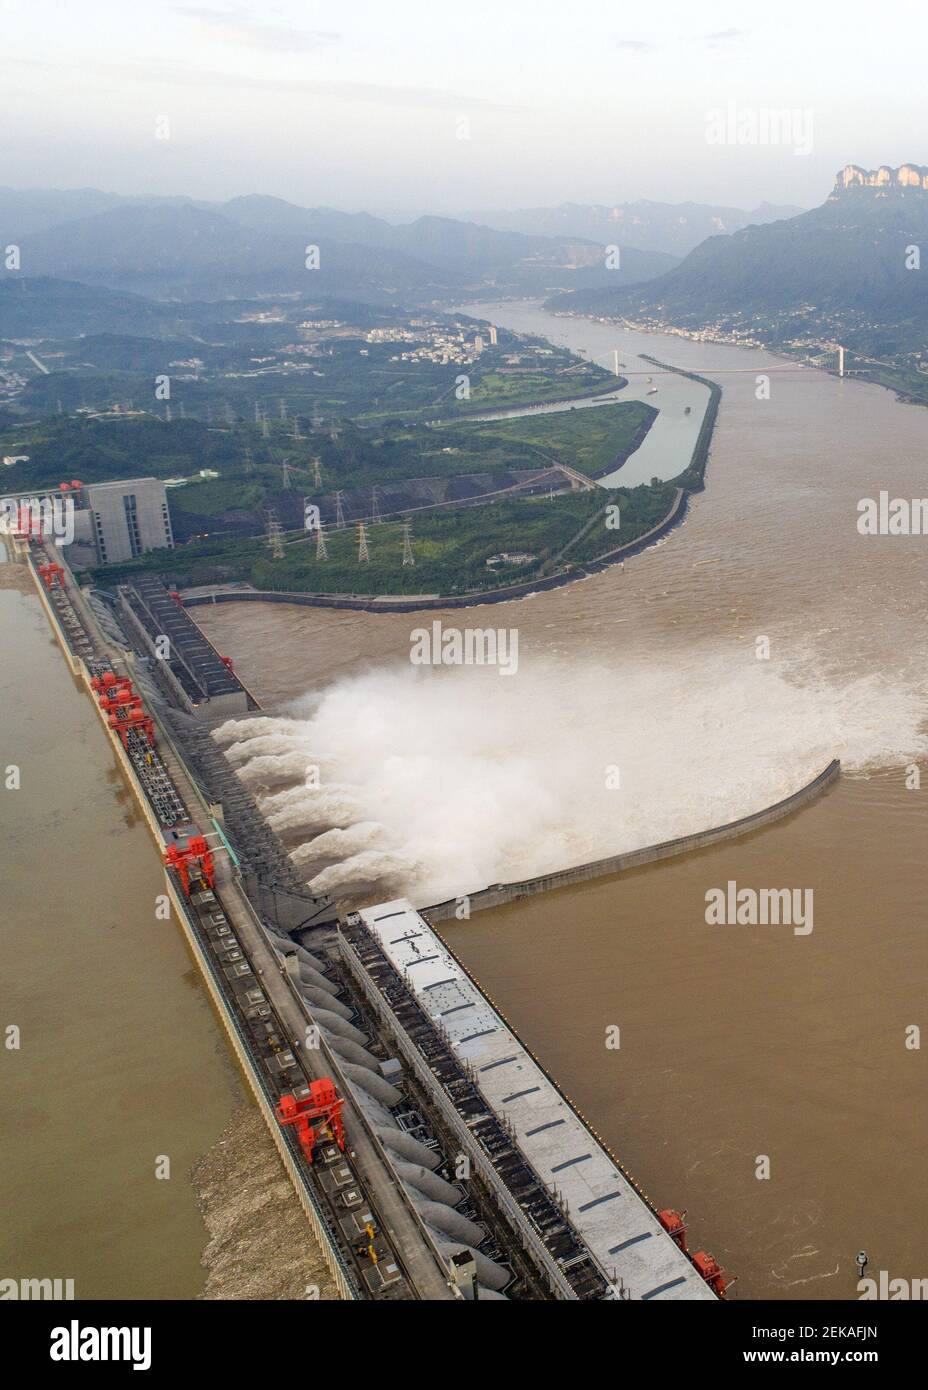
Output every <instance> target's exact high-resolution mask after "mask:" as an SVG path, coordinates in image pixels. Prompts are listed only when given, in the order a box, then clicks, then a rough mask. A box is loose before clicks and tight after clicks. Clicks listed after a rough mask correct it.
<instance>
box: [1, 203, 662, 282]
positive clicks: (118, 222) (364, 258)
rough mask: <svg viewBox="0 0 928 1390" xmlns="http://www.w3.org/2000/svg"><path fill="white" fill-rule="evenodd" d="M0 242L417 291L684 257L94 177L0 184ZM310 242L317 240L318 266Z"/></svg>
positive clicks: (198, 274) (82, 261)
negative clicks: (118, 184)
mask: <svg viewBox="0 0 928 1390" xmlns="http://www.w3.org/2000/svg"><path fill="white" fill-rule="evenodd" d="M0 241H2V244H3V245H4V246H7V245H11V244H13V245H17V246H19V247H20V257H21V272H20V273H21V274H22V275H24V276H44V277H50V278H54V279H57V280H65V281H76V282H79V283H82V284H87V285H94V286H101V287H104V288H105V289H107V290H111V291H119V292H130V293H136V294H142V295H148V296H153V297H170V298H190V297H194V298H201V299H210V298H213V299H222V298H228V297H230V296H239V297H248V296H255V295H262V294H280V293H292V294H301V293H303V294H310V295H313V296H315V297H322V298H326V297H349V298H352V299H354V300H361V301H364V302H369V303H374V304H378V303H397V302H403V303H410V304H415V303H423V302H429V301H431V300H433V299H439V298H442V297H445V298H447V297H448V296H452V297H453V296H457V295H464V294H467V293H469V292H472V291H474V290H481V291H483V290H487V289H492V290H495V291H497V292H503V293H521V294H532V293H550V292H552V291H553V290H555V289H558V288H568V289H569V288H574V287H591V286H595V285H597V284H603V285H605V284H615V283H616V280H617V278H618V279H620V280H621V282H622V283H624V284H634V283H637V282H638V281H640V280H644V279H646V278H648V277H649V276H653V275H658V274H661V273H662V272H664V271H666V270H667V269H669V268H670V267H671V266H672V265H673V264H675V260H674V259H673V258H671V257H668V256H665V255H663V254H661V253H656V252H649V251H639V250H636V249H629V250H628V251H627V253H626V254H625V255H624V256H623V257H622V268H621V270H620V271H615V270H608V269H606V268H605V265H604V250H603V246H602V244H600V243H596V242H595V241H587V240H584V239H582V238H579V237H576V236H566V235H557V236H538V235H536V236H529V235H526V234H523V233H518V232H512V231H500V230H498V229H494V228H490V227H485V226H480V225H478V224H476V223H471V222H460V221H456V220H454V219H452V218H443V217H420V218H418V219H417V220H416V221H415V222H412V223H409V224H406V225H401V226H395V225H393V224H391V223H389V222H386V221H384V220H383V219H381V218H376V217H372V216H370V215H369V214H367V213H344V212H338V211H336V210H334V209H331V208H303V207H298V206H297V205H296V204H293V203H288V202H286V201H284V200H283V199H280V198H270V197H263V196H259V195H251V196H248V197H242V198H233V199H231V200H230V201H228V202H225V203H203V202H197V201H194V200H192V199H181V198H160V199H139V198H122V197H119V196H117V195H115V194H107V193H101V192H99V191H97V190H94V189H81V190H73V191H62V192H56V191H51V190H39V191H35V192H33V191H26V192H24V191H21V190H15V189H0ZM309 247H317V248H318V267H313V268H312V270H308V269H307V248H309ZM7 273H9V272H7Z"/></svg>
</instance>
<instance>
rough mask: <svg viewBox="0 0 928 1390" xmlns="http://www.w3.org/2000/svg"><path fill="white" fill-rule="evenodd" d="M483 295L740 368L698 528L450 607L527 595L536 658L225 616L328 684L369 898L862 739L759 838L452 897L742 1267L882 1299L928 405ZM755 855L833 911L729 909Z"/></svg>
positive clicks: (578, 1072) (674, 807)
mask: <svg viewBox="0 0 928 1390" xmlns="http://www.w3.org/2000/svg"><path fill="white" fill-rule="evenodd" d="M473 312H475V313H478V314H481V315H483V316H485V317H489V318H491V319H492V320H493V321H495V322H496V323H499V324H506V325H508V326H511V327H515V328H525V329H531V330H532V331H535V332H539V333H542V334H544V335H546V336H548V337H549V338H552V339H554V340H556V341H559V342H565V343H568V344H569V345H571V346H572V347H574V348H577V349H580V348H583V349H585V350H586V351H588V352H589V353H590V354H591V355H593V356H601V357H606V356H607V354H610V353H612V351H613V350H614V349H615V348H618V349H619V350H620V355H621V359H622V361H624V362H626V363H628V364H629V365H631V361H632V358H633V357H634V355H635V354H637V353H638V352H645V351H647V352H650V353H652V354H653V355H654V356H655V357H657V358H660V359H662V360H665V361H670V362H673V363H675V364H677V365H680V366H683V367H688V368H695V369H698V370H700V371H702V372H703V373H704V374H705V375H707V376H710V377H711V376H712V375H713V371H715V372H717V373H718V377H717V379H718V380H719V382H720V383H721V385H722V387H723V392H724V395H723V402H722V408H721V412H720V416H719V421H718V427H717V431H716V435H715V439H714V443H713V448H712V454H711V459H710V464H709V469H708V475H707V489H706V491H705V492H704V493H703V494H702V495H700V496H698V497H696V498H695V499H694V500H693V503H692V506H691V508H690V512H689V515H688V518H687V520H686V522H685V524H684V525H683V526H682V528H679V529H678V530H676V531H675V532H673V533H672V534H671V535H670V536H669V537H667V538H666V539H665V540H663V541H662V542H661V543H660V544H659V545H658V546H656V547H655V548H653V549H651V550H650V551H648V552H646V553H644V554H643V555H641V556H638V557H636V558H635V559H633V560H631V561H629V562H627V563H626V565H625V567H624V570H620V569H613V570H610V571H608V572H606V573H604V574H601V575H599V576H597V577H595V578H593V579H589V580H587V581H584V582H582V583H579V584H576V585H573V586H571V587H568V588H565V589H560V590H555V591H554V592H551V593H545V594H538V595H536V596H534V597H532V598H530V599H528V600H526V601H523V602H521V603H516V604H508V605H499V606H494V607H490V608H487V607H482V608H477V609H474V610H470V611H467V612H464V613H462V612H458V613H449V614H442V615H437V614H429V615H427V618H425V619H424V621H428V622H431V621H432V620H433V619H434V618H436V617H439V618H440V619H441V620H442V621H443V622H444V623H445V624H448V625H456V626H458V627H465V626H481V627H483V626H487V625H489V624H492V625H493V626H494V627H503V628H506V629H510V628H515V629H518V633H519V654H520V655H519V670H518V673H517V674H516V675H515V677H514V678H513V679H510V680H505V679H501V678H500V677H499V675H498V674H497V673H496V672H494V671H480V672H474V671H467V670H463V669H458V670H455V669H448V670H444V669H438V670H430V671H427V672H425V673H423V672H418V673H414V674H415V676H416V679H415V680H413V679H412V677H411V676H410V672H409V650H410V631H411V628H413V627H415V626H416V625H417V623H418V622H419V621H420V620H419V619H417V618H416V617H415V616H414V615H382V614H380V615H374V614H365V613H352V612H331V611H323V610H314V609H311V608H301V607H290V606H279V607H278V606H271V605H249V604H235V605H229V606H226V607H216V608H209V609H207V608H200V609H198V610H197V611H196V616H197V617H198V619H200V620H202V621H203V624H204V626H205V628H206V630H207V631H208V632H209V634H210V635H211V636H212V637H213V638H214V639H215V640H216V642H217V644H218V645H219V647H220V649H221V650H222V651H224V652H228V653H229V654H230V655H232V656H233V657H234V658H235V659H236V663H237V669H238V670H239V671H240V673H241V674H242V675H243V677H244V679H245V680H246V681H247V682H248V683H249V684H250V685H252V686H253V687H254V688H255V690H256V691H257V693H258V694H259V696H260V697H261V699H262V700H263V701H264V702H265V704H266V706H267V707H268V708H269V709H271V710H274V711H275V712H276V711H278V710H284V709H288V710H290V709H296V712H297V713H298V715H299V716H300V718H302V719H305V721H306V746H307V747H308V748H309V747H311V748H312V750H313V752H314V753H317V754H318V756H319V759H320V762H321V764H322V766H323V768H324V769H325V768H328V769H329V770H330V774H331V778H332V782H333V788H334V792H335V793H337V795H338V796H339V797H340V798H341V800H342V803H344V804H342V807H341V811H340V813H339V814H340V819H338V818H337V817H336V818H334V819H333V820H332V824H334V825H336V826H341V827H342V829H343V831H344V832H345V833H350V836H351V837H352V838H350V840H349V841H346V842H345V844H346V851H345V855H344V856H343V857H342V858H341V859H340V860H335V861H333V862H330V863H329V864H328V866H327V867H325V868H324V869H323V870H322V872H324V873H327V874H328V875H329V878H330V880H331V882H332V884H333V885H334V886H336V887H338V886H340V888H341V891H344V892H354V893H355V894H356V895H358V896H366V897H367V898H368V899H369V898H371V897H372V896H373V897H374V898H375V899H376V898H377V897H379V898H386V897H390V896H395V895H396V894H397V893H400V892H405V893H409V894H410V896H413V897H414V899H415V900H416V901H417V902H418V903H420V904H421V905H424V904H426V903H427V902H428V901H435V900H437V898H438V896H440V895H443V894H446V893H447V892H455V893H457V892H460V893H466V892H467V891H469V890H473V889H476V888H479V887H483V886H484V885H485V884H486V883H491V882H497V881H506V880H507V879H508V878H516V877H519V876H522V874H523V873H527V872H541V871H543V870H544V869H545V868H556V867H563V866H564V865H566V864H569V863H578V862H582V861H583V860H584V859H585V858H592V857H596V856H597V855H600V854H607V853H610V852H614V851H616V850H619V849H623V848H630V847H633V846H634V845H636V844H637V845H642V844H648V843H653V842H654V841H656V840H659V839H662V838H665V837H667V836H668V835H670V834H676V833H684V832H685V831H686V830H688V829H696V828H699V827H700V826H706V825H711V824H718V823H721V822H722V821H724V820H726V819H731V818H732V816H734V815H738V814H743V813H744V812H746V811H749V810H753V809H758V808H759V807H761V806H763V805H765V804H768V803H769V802H770V801H772V800H775V799H776V798H777V797H778V796H780V795H782V794H784V793H785V792H787V791H789V790H792V789H794V788H795V787H798V786H799V785H801V784H802V782H803V781H804V780H805V779H806V778H807V777H809V776H811V775H812V774H813V773H814V772H816V771H818V770H819V769H820V768H821V767H823V766H824V765H825V763H827V761H828V760H829V759H830V758H831V757H832V756H837V757H840V758H841V759H842V764H843V776H842V779H841V781H840V782H839V783H838V784H837V786H836V787H835V788H834V789H833V790H831V791H830V792H829V793H828V794H827V796H826V797H825V798H824V799H823V800H822V801H820V802H819V803H817V804H815V805H813V806H811V807H810V808H808V809H806V810H804V811H802V812H801V813H800V814H798V815H797V816H795V817H794V818H792V819H790V820H788V821H786V822H782V823H779V824H777V825H774V826H773V827H771V828H768V829H766V830H763V831H761V832H758V833H755V834H754V835H753V836H751V837H750V838H748V839H745V840H741V841H738V842H731V843H728V844H725V845H723V846H720V847H717V848H715V849H713V850H711V851H706V852H702V853H700V854H698V855H694V856H692V857H689V858H685V859H681V860H679V861H676V862H673V863H664V864H661V865H657V866H652V867H650V868H647V869H644V870H641V871H637V872H634V873H630V874H626V875H624V876H622V877H619V878H613V879H611V880H604V881H600V882H597V883H591V884H588V885H585V886H582V887H577V888H571V889H567V890H562V891H560V892H558V893H554V894H550V895H547V896H542V897H536V898H533V899H532V900H530V901H528V902H524V903H521V904H517V905H515V906H511V907H508V908H505V909H500V910H495V911H492V912H486V913H482V914H480V913H478V914H475V915H474V916H473V918H472V919H471V920H470V921H461V922H455V923H454V924H453V925H451V926H448V927H446V930H447V934H448V936H449V939H450V941H451V943H452V944H453V946H454V948H455V949H456V950H457V951H458V952H459V953H460V954H461V956H462V957H463V959H464V960H465V962H466V964H467V965H468V966H469V967H470V968H471V969H472V970H473V971H474V972H475V974H476V975H477V977H478V978H479V979H480V981H481V982H482V984H483V986H484V987H485V988H486V989H487V991H488V992H489V993H490V994H491V996H492V997H493V999H494V1000H495V1001H496V1003H497V1005H498V1006H499V1007H500V1008H501V1009H502V1010H503V1011H504V1012H505V1013H506V1014H507V1015H508V1017H509V1018H510V1020H511V1021H512V1022H513V1023H514V1024H515V1026H516V1027H517V1028H518V1029H519V1031H520V1032H521V1033H522V1035H523V1037H524V1039H525V1041H526V1042H527V1043H528V1045H529V1046H530V1047H531V1048H532V1049H533V1050H535V1051H536V1052H537V1053H538V1054H539V1055H540V1056H541V1057H542V1058H543V1060H544V1062H545V1064H546V1065H547V1066H548V1068H549V1069H550V1070H551V1072H552V1073H553V1074H554V1075H555V1076H556V1077H557V1078H558V1080H559V1081H560V1082H561V1084H562V1085H563V1087H564V1088H565V1090H566V1091H567V1092H568V1094H569V1095H570V1096H571V1097H572V1098H573V1100H574V1101H575V1103H576V1104H577V1105H578V1106H579V1107H580V1108H581V1110H582V1111H583V1112H584V1113H585V1114H586V1115H587V1117H588V1118H589V1120H590V1121H591V1123H592V1124H593V1125H594V1126H595V1128H596V1129H597V1130H598V1131H599V1132H600V1133H601V1134H602V1135H603V1136H604V1138H605V1139H606V1140H607V1142H608V1143H609V1144H610V1145H611V1147H612V1148H613V1149H614V1151H615V1152H616V1153H617V1154H618V1155H619V1157H620V1158H621V1160H622V1162H623V1163H624V1164H625V1165H626V1167H627V1168H628V1169H629V1170H630V1171H631V1172H632V1173H633V1174H634V1176H635V1177H636V1178H637V1180H638V1181H639V1182H640V1183H641V1185H642V1186H643V1188H644V1189H645V1191H647V1192H648V1193H649V1194H650V1196H651V1198H652V1199H653V1200H654V1201H655V1202H656V1203H657V1204H658V1205H659V1206H674V1207H677V1208H678V1209H683V1208H685V1209H686V1210H687V1212H688V1222H689V1226H690V1236H691V1240H692V1241H693V1242H695V1244H696V1246H697V1247H699V1246H705V1247H707V1248H708V1249H710V1250H711V1251H712V1252H713V1253H714V1254H715V1255H716V1256H717V1257H718V1258H719V1259H720V1260H721V1261H722V1262H723V1264H724V1265H725V1267H726V1269H727V1270H728V1272H729V1274H730V1275H731V1276H737V1283H736V1284H735V1285H734V1287H733V1288H732V1291H731V1296H732V1297H737V1298H741V1299H749V1298H765V1297H778V1298H822V1297H838V1298H848V1299H853V1298H855V1297H856V1287H855V1280H856V1272H855V1266H854V1256H855V1254H856V1252H857V1251H858V1250H860V1249H864V1250H866V1251H867V1253H868V1255H869V1257H870V1272H873V1271H878V1270H881V1269H885V1270H887V1271H888V1272H889V1274H890V1276H891V1277H905V1278H921V1277H923V1276H925V1274H926V1273H928V1270H926V1269H925V1267H924V1266H925V1254H924V1250H925V1235H926V1229H925V1224H926V1222H925V1216H924V1202H923V1177H922V1173H923V1166H924V1154H925V1149H926V1139H928V1121H926V1115H925V1108H924V1102H923V1097H924V1094H925V1080H926V1063H925V1054H924V1050H923V1049H921V1048H918V1047H914V1046H912V1045H911V1039H912V1038H913V1037H914V1035H913V1034H912V1033H911V1031H907V1030H911V1028H912V1026H913V1025H914V1026H922V1025H923V1024H924V1023H925V1022H926V1021H928V1017H926V1014H925V1004H924V1001H925V997H926V992H925V982H926V978H928V943H926V924H925V907H924V902H925V896H926V887H928V868H926V857H925V844H926V833H928V810H926V795H928V793H926V791H925V790H922V789H918V788H917V787H915V786H907V781H908V783H914V782H915V781H916V780H917V777H918V770H919V768H920V769H921V771H922V772H924V770H925V747H926V745H925V714H926V698H925V697H926V679H925V678H926V663H925V637H924V633H925V608H926V604H925V599H926V583H928V565H926V553H925V551H926V546H928V538H925V537H921V536H917V535H916V536H861V535H860V534H859V532H858V530H857V524H856V523H857V516H858V512H857V505H858V502H859V501H860V500H861V499H863V498H866V497H873V498H876V497H877V496H878V494H879V492H880V490H888V491H889V494H890V496H896V497H902V498H917V497H919V496H920V495H921V494H922V493H923V492H924V491H925V476H926V474H925V460H926V454H928V412H926V411H924V410H922V409H919V408H917V407H914V406H906V405H901V404H898V403H896V401H895V400H894V399H893V397H892V395H891V394H890V393H888V392H886V391H884V390H881V389H880V388H878V387H875V386H870V385H866V384H863V383H861V382H859V381H855V380H853V379H852V378H851V379H846V380H843V381H839V380H837V379H835V378H833V377H829V376H827V375H825V374H822V373H819V372H816V371H812V370H798V369H794V370H791V371H789V372H778V371H776V370H775V369H776V368H778V367H782V366H784V363H783V362H782V361H781V360H779V359H776V358H774V357H772V356H770V355H768V354H766V353H762V352H756V351H748V350H745V349H740V348H735V347H732V346H719V345H709V344H703V343H695V342H689V341H685V340H681V339H678V338H676V337H665V336H661V335H653V334H651V335H645V334H637V333H631V334H628V333H623V332H622V331H621V330H617V329H615V328H611V327H609V326H606V325H601V324H596V323H590V322H586V321H580V320H566V319H558V318H555V317H553V316H551V315H550V314H546V313H544V312H542V311H540V310H539V309H538V308H537V307H533V306H525V305H521V304H513V303H509V304H502V305H497V306H483V307H482V308H479V309H474V310H473ZM851 365H853V364H852V363H851ZM762 374H768V375H769V377H770V399H769V400H764V399H758V395H757V377H758V376H759V375H762ZM658 399H659V397H658ZM760 639H767V640H766V646H767V648H768V649H769V659H765V658H764V657H763V656H762V655H761V656H759V655H758V652H759V651H760V650H762V649H763V648H764V643H763V641H761V640H760ZM294 701H297V702H299V703H297V705H295V706H294V705H293V703H292V702H294ZM611 766H615V767H618V768H620V769H621V772H622V776H621V778H620V784H621V785H620V787H619V789H618V790H615V789H613V790H611V791H610V792H608V793H607V792H605V791H604V789H603V778H604V770H605V769H607V768H608V767H611ZM346 798H347V800H346ZM333 816H335V813H334V812H333ZM356 823H360V824H361V825H362V826H363V827H364V830H363V832H358V831H357V830H353V829H352V826H354V825H355V824H356ZM319 828H320V827H318V826H316V827H314V828H313V829H312V830H311V831H307V832H306V834H307V837H308V838H311V837H312V835H314V834H316V833H317V832H318V829H319ZM362 847H363V848H362ZM359 856H360V857H359ZM346 864H347V865H349V866H353V867H350V868H346ZM318 868H319V866H316V870H317V871H318ZM365 873H367V874H368V875H369V881H368V882H367V883H366V884H365V883H364V875H365ZM729 881H735V882H736V883H737V885H738V886H739V887H750V888H754V889H762V888H795V889H799V890H803V891H808V890H811V892H812V893H813V895H814V925H813V930H811V931H810V932H809V933H807V934H805V935H799V934H796V933H794V932H793V931H792V929H791V928H790V927H788V926H777V925H766V926H763V925H758V926H750V925H737V924H732V925H725V926H723V925H708V924H707V922H706V919H705V895H706V893H707V891H708V890H710V889H712V888H716V887H721V888H724V887H725V885H726V884H727V883H728V882H729ZM430 894H432V895H433V896H431V897H430ZM610 1026H618V1027H619V1029H620V1037H621V1046H620V1048H619V1049H617V1050H616V1049H609V1048H607V1047H606V1045H605V1041H606V1029H607V1027H610ZM907 1039H908V1040H909V1045H907ZM765 1174H768V1175H767V1176H765Z"/></svg>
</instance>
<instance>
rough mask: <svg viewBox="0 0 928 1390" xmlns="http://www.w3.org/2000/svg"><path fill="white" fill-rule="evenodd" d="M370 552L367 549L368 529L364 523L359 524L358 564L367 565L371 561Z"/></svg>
mask: <svg viewBox="0 0 928 1390" xmlns="http://www.w3.org/2000/svg"><path fill="white" fill-rule="evenodd" d="M370 558H371V557H370V552H369V551H368V548H367V527H366V526H365V525H364V522H363V521H359V522H358V564H359V565H360V564H366V563H367V561H368V560H370Z"/></svg>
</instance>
